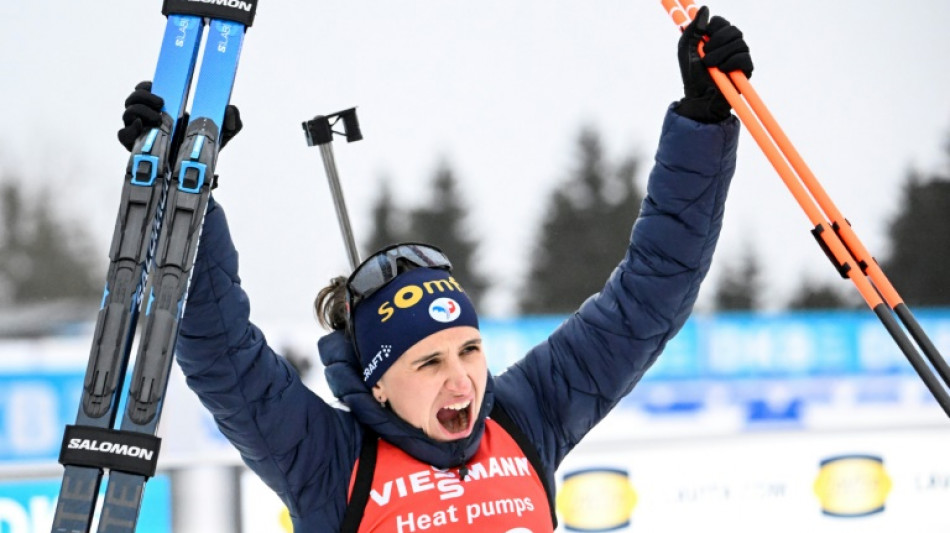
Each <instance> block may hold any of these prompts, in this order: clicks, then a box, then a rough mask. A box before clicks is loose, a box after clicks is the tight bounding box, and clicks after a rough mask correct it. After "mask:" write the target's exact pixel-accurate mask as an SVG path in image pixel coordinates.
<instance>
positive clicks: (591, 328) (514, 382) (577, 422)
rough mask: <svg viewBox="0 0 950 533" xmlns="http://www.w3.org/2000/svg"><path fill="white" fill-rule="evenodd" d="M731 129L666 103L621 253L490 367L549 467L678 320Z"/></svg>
mask: <svg viewBox="0 0 950 533" xmlns="http://www.w3.org/2000/svg"><path fill="white" fill-rule="evenodd" d="M738 132H739V123H738V120H736V119H735V118H734V117H733V118H730V119H727V120H726V121H724V122H722V123H719V124H700V123H698V122H694V121H692V120H689V119H686V118H683V117H681V116H679V115H677V114H675V113H674V112H672V111H668V112H667V116H666V119H665V121H664V124H663V129H662V133H661V137H660V143H659V148H658V150H657V153H656V159H655V165H654V167H653V170H652V171H651V174H650V177H649V182H648V184H647V195H646V197H645V199H644V201H643V204H642V207H641V210H640V216H639V218H638V219H637V221H636V222H635V224H634V226H633V231H632V235H631V240H630V243H629V246H628V248H627V252H626V255H625V257H624V259H623V260H622V262H621V263H620V265H619V266H618V267H617V268H616V269H615V270H614V272H613V273H612V274H611V276H610V278H609V280H608V281H607V283H606V285H605V286H604V288H603V290H602V291H601V292H600V293H598V294H595V295H593V296H592V297H590V298H589V299H588V300H587V301H586V302H584V303H583V305H582V306H581V307H580V309H579V310H578V311H577V312H576V313H575V314H574V315H573V316H571V317H570V318H569V319H567V320H566V321H565V322H564V323H563V324H562V325H561V326H560V327H559V328H558V329H557V330H556V331H555V332H554V333H553V334H552V335H551V336H550V337H549V338H548V339H547V341H545V342H543V343H542V344H540V345H538V346H536V347H535V348H533V349H532V351H530V352H529V353H528V354H527V355H526V356H525V358H524V359H522V360H521V361H519V362H518V363H516V364H515V365H513V366H512V367H511V368H509V369H508V370H506V371H505V372H504V373H502V374H501V375H500V376H498V378H497V381H496V385H497V386H496V391H495V394H496V397H497V398H498V401H499V402H500V403H501V404H502V405H504V406H505V407H506V409H507V410H508V411H509V413H510V414H511V416H512V418H513V419H515V421H516V422H517V423H518V424H519V426H520V427H522V428H523V429H524V430H525V432H526V433H527V434H528V436H529V437H530V438H531V440H532V441H533V442H535V443H537V444H538V448H539V449H538V451H539V453H540V455H541V457H542V461H543V462H544V463H545V464H546V465H549V468H548V473H549V475H553V472H554V470H555V469H556V468H557V466H558V465H559V464H560V462H561V460H562V459H563V458H564V456H565V455H566V454H567V453H568V452H569V451H570V450H571V449H573V447H574V446H575V445H576V444H577V443H578V442H579V441H580V440H581V438H582V437H583V436H584V435H586V434H587V432H588V431H589V430H590V429H591V428H592V427H593V426H594V425H595V424H596V423H597V422H599V421H600V420H602V419H603V418H604V417H605V416H606V415H607V413H608V412H609V411H610V410H611V409H612V408H613V407H614V406H615V405H616V404H617V403H618V402H619V401H620V399H621V398H623V396H625V395H626V394H627V393H629V392H630V391H631V390H632V389H633V387H634V385H636V383H637V382H638V381H639V380H640V378H641V377H643V374H644V372H646V371H647V369H649V368H650V366H651V365H652V364H653V363H654V361H656V358H657V357H658V356H659V355H660V352H661V351H662V350H663V347H664V346H665V345H666V343H667V341H669V340H670V338H672V337H673V336H674V335H675V334H676V332H677V331H679V329H680V328H681V327H682V326H683V324H684V323H685V322H686V319H687V317H688V316H689V314H690V312H691V310H692V307H693V304H694V303H695V301H696V297H697V294H698V292H699V287H700V283H701V282H702V280H703V277H704V276H705V275H706V272H707V271H708V270H709V266H710V263H711V261H712V256H713V250H714V248H715V245H716V241H717V239H718V236H719V231H720V228H721V225H722V218H723V209H724V202H725V199H726V193H727V190H728V187H729V183H730V181H731V178H732V175H733V173H734V171H735V161H736V146H737V138H738ZM590 231H597V228H590Z"/></svg>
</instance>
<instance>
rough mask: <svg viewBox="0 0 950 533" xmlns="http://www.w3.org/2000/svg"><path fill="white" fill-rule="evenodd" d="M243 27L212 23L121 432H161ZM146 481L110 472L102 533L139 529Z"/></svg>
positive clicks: (174, 177)
mask: <svg viewBox="0 0 950 533" xmlns="http://www.w3.org/2000/svg"><path fill="white" fill-rule="evenodd" d="M244 29H245V28H244V26H243V25H242V24H239V23H236V22H229V21H223V20H212V21H211V23H210V24H209V28H208V42H207V43H206V44H205V53H204V55H203V57H202V60H201V71H200V72H199V74H198V84H197V86H196V87H195V96H194V102H193V104H192V109H191V120H190V122H189V123H188V127H187V129H186V130H185V133H184V139H183V142H182V145H181V147H180V148H179V149H178V161H177V162H176V164H175V169H174V171H173V172H172V175H171V182H170V184H169V187H168V195H167V199H166V203H165V214H164V216H163V219H164V220H163V222H162V229H161V234H160V236H159V239H158V249H157V251H156V255H155V264H154V266H153V267H152V269H151V270H150V272H149V278H148V286H147V292H148V297H147V301H146V302H145V304H144V305H145V320H144V327H143V330H142V334H141V335H142V336H141V338H140V339H139V350H138V353H137V354H136V358H135V367H134V369H133V371H132V380H131V386H130V388H129V397H128V400H127V402H128V403H127V405H126V410H125V413H124V416H123V418H122V424H121V428H120V429H121V430H123V431H130V432H136V433H144V434H148V435H154V434H155V433H156V431H157V430H158V422H159V418H160V415H161V409H162V403H163V397H164V395H165V389H166V387H167V385H168V375H169V372H170V370H171V365H172V360H173V355H174V350H175V341H176V339H177V338H178V326H179V324H180V320H181V317H182V314H183V313H184V308H185V304H186V301H187V297H188V285H189V282H190V280H191V271H192V265H193V263H194V259H195V254H196V253H197V251H198V241H199V237H200V234H201V226H202V223H203V221H204V216H205V211H206V209H207V207H208V199H209V198H210V195H211V187H212V182H213V180H214V166H215V161H216V159H217V155H218V148H219V146H220V132H221V127H222V123H223V121H224V112H225V108H226V107H227V105H228V102H229V100H230V98H231V87H232V86H233V83H234V76H235V73H236V72H237V65H238V59H239V57H240V52H241V45H242V44H243V39H244ZM147 479H148V478H147V476H146V475H143V474H141V473H132V472H113V473H111V474H110V476H109V484H108V489H107V490H106V495H105V501H104V503H103V506H102V514H101V516H100V519H99V529H98V531H99V532H100V533H120V532H133V531H135V523H136V519H137V517H138V512H139V507H140V505H141V500H142V496H143V494H144V489H145V483H146V481H147Z"/></svg>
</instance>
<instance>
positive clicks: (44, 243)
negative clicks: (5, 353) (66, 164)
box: [0, 179, 101, 306]
mask: <svg viewBox="0 0 950 533" xmlns="http://www.w3.org/2000/svg"><path fill="white" fill-rule="evenodd" d="M50 197H51V195H50V193H49V192H48V191H41V192H40V194H39V195H38V198H43V199H49V198H50ZM0 210H2V212H0V220H2V222H3V226H2V228H0V305H4V306H15V305H16V306H18V305H27V304H37V303H54V302H57V301H67V300H86V301H90V302H95V298H96V296H97V295H98V294H99V293H100V292H101V284H100V276H99V275H98V273H97V272H96V269H95V268H94V267H93V262H92V253H91V249H92V245H91V241H90V239H89V237H88V235H87V234H86V233H85V232H84V231H83V229H82V227H80V226H78V225H76V224H72V223H69V222H68V221H66V220H64V219H62V218H61V217H60V215H59V214H58V213H57V212H56V211H55V210H54V209H53V207H52V205H51V203H50V202H48V201H41V200H39V199H37V200H30V199H29V198H27V197H26V195H25V194H24V191H23V188H22V187H21V185H20V184H19V182H18V181H17V180H11V179H4V183H3V184H2V185H0Z"/></svg>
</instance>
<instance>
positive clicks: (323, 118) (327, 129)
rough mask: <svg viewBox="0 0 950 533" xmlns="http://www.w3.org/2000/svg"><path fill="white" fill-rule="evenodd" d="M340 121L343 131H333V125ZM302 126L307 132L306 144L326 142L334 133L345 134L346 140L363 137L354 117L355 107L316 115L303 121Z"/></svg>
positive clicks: (312, 144)
mask: <svg viewBox="0 0 950 533" xmlns="http://www.w3.org/2000/svg"><path fill="white" fill-rule="evenodd" d="M341 121H342V122H343V131H342V132H339V131H334V130H333V126H334V125H336V124H337V123H338V122H341ZM302 126H303V130H304V132H306V134H307V146H319V145H322V144H328V143H330V142H332V141H333V134H334V133H336V134H338V135H343V136H345V137H346V142H355V141H359V140H362V139H363V132H362V131H360V122H359V120H358V119H357V118H356V108H355V107H351V108H349V109H344V110H343V111H338V112H336V113H331V114H329V115H317V116H315V117H313V118H312V119H310V120H308V121H306V122H304V123H303V124H302Z"/></svg>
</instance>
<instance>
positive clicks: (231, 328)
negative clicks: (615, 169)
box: [177, 111, 739, 532]
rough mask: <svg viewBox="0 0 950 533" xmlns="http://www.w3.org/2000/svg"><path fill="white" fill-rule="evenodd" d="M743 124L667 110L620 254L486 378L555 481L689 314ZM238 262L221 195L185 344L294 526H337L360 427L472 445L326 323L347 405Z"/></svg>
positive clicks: (437, 459)
mask: <svg viewBox="0 0 950 533" xmlns="http://www.w3.org/2000/svg"><path fill="white" fill-rule="evenodd" d="M738 133H739V123H738V121H737V120H736V119H735V118H729V119H727V120H725V121H723V122H722V123H719V124H700V123H698V122H694V121H692V120H689V119H686V118H683V117H680V116H679V115H677V114H676V113H674V112H672V111H668V112H667V115H666V118H665V120H664V124H663V130H662V134H661V137H660V145H659V149H658V150H657V154H656V161H655V165H654V168H653V170H652V172H651V174H650V178H649V182H648V185H647V196H646V198H645V199H644V201H643V205H642V207H641V212H640V217H639V218H638V219H637V221H636V223H635V224H634V227H633V231H632V235H631V240H630V244H629V247H628V249H627V253H626V256H625V257H624V259H623V260H622V261H621V263H620V264H619V265H618V266H617V268H616V269H615V270H614V272H613V273H612V275H611V276H610V279H609V280H608V281H607V283H606V285H605V286H604V288H603V290H602V291H601V292H599V293H597V294H595V295H593V296H591V297H590V298H589V299H588V300H587V301H586V302H584V303H583V304H582V305H581V306H580V308H579V309H578V311H577V312H576V313H574V315H572V316H571V317H570V318H568V319H567V320H566V321H565V322H564V323H563V324H562V325H561V326H560V327H559V328H558V329H557V330H556V331H554V332H553V333H552V334H551V336H550V337H549V338H548V339H547V340H546V341H545V342H543V343H541V344H540V345H538V346H536V347H535V348H533V349H532V350H531V351H530V352H529V353H528V354H527V355H526V356H525V357H524V358H523V359H522V360H521V361H519V362H518V363H516V364H515V365H513V366H512V367H511V368H509V369H508V370H506V371H505V372H504V373H502V374H501V375H499V376H497V377H495V378H494V379H489V386H488V389H489V390H488V391H487V392H486V399H485V403H484V404H483V406H482V413H487V412H488V411H489V410H490V409H491V406H492V403H493V402H498V403H499V404H501V405H502V406H504V408H505V410H506V411H507V412H508V413H509V414H510V415H511V418H512V419H513V420H514V421H515V422H516V423H517V424H518V426H519V427H520V428H521V429H522V430H523V432H524V433H525V434H527V436H528V437H529V439H530V441H531V442H534V443H535V444H536V445H537V447H538V450H537V451H538V452H539V454H540V456H541V461H542V463H543V465H544V466H545V470H546V472H545V474H546V475H547V476H548V478H549V481H550V483H551V485H552V486H553V480H554V472H555V470H556V469H557V467H558V465H559V464H560V463H561V461H562V460H563V458H564V456H565V455H566V454H567V453H568V452H570V451H571V450H572V449H573V448H574V446H576V445H577V443H578V442H579V441H580V440H581V439H582V438H583V437H584V435H586V434H587V432H588V431H590V429H591V428H592V427H593V426H594V425H595V424H597V423H598V422H599V421H600V420H602V419H603V418H604V417H605V416H606V415H607V413H608V412H609V411H610V410H611V409H612V408H613V407H614V406H615V405H616V404H617V402H619V401H620V399H621V398H623V396H624V395H626V394H627V393H629V392H630V391H631V389H633V387H634V385H636V383H637V382H638V381H639V380H640V378H641V377H642V376H643V374H644V372H646V371H647V369H648V368H649V367H650V366H651V365H652V364H653V362H654V361H655V360H656V358H657V357H658V356H659V354H660V352H661V351H662V350H663V347H664V346H665V345H666V343H667V341H669V340H670V339H671V338H672V337H673V335H675V334H676V332H677V331H679V329H680V328H681V327H682V325H683V324H684V323H685V321H686V319H687V317H688V316H689V314H690V311H691V310H692V306H693V304H694V302H695V301H696V296H697V294H698V292H699V287H700V283H701V281H702V279H703V277H704V276H705V275H706V272H707V271H708V269H709V266H710V263H711V261H712V256H713V250H714V248H715V245H716V241H717V238H718V236H719V231H720V228H721V225H722V218H723V209H724V203H725V199H726V193H727V191H728V188H729V183H730V181H731V179H732V175H733V173H734V171H735V161H736V145H737V139H738ZM237 263H238V259H237V252H236V251H235V249H234V245H233V243H232V241H231V237H230V233H229V230H228V227H227V222H226V220H225V217H224V211H223V209H222V208H221V207H220V206H219V205H217V204H214V203H213V204H212V206H211V207H210V208H209V211H208V215H207V217H206V219H205V226H204V233H203V235H202V240H201V246H200V248H199V251H198V258H197V260H196V262H195V267H194V274H193V277H192V286H191V292H190V295H189V300H188V306H187V307H186V311H185V317H184V319H183V321H182V325H181V330H180V334H179V338H178V347H177V348H178V349H177V359H178V363H179V365H180V366H181V368H182V370H183V371H184V373H185V375H186V377H187V382H188V385H189V387H190V388H191V389H192V390H194V391H195V392H196V393H197V394H198V396H199V398H200V399H201V401H202V403H203V404H204V406H205V407H206V408H207V409H208V410H209V411H210V412H211V413H212V414H213V415H214V418H215V420H216V421H217V423H218V426H219V428H220V429H221V431H222V432H223V433H224V435H225V436H226V437H227V438H228V439H230V441H231V442H232V443H233V445H234V446H235V447H236V448H237V449H238V450H239V451H240V453H241V456H242V457H243V459H244V461H245V463H247V465H248V466H249V467H250V468H251V469H252V470H254V471H255V472H256V473H257V474H258V475H259V476H260V477H261V479H263V480H264V481H265V482H266V483H267V484H268V485H269V486H270V487H271V488H272V489H273V490H274V491H276V492H277V494H278V495H279V496H280V497H281V498H282V500H283V501H284V503H285V504H286V505H287V507H288V508H289V510H290V513H291V517H292V519H293V522H294V528H295V530H296V531H307V532H323V531H326V532H335V531H338V530H339V524H340V522H341V520H342V517H343V513H344V510H345V507H346V498H347V494H346V493H347V488H348V483H349V476H350V474H351V472H352V468H353V465H354V463H355V462H356V459H357V457H358V456H359V451H360V450H359V447H360V442H361V437H362V434H363V431H364V429H363V428H364V427H367V426H368V427H372V428H373V429H374V430H375V431H376V432H377V433H379V434H380V435H381V436H383V438H386V439H387V440H390V441H391V442H394V443H397V444H398V445H400V446H401V447H403V448H404V449H405V450H406V451H407V452H408V453H410V455H413V456H415V457H416V458H418V459H421V460H423V461H426V462H428V463H429V464H432V465H435V466H438V467H442V468H444V467H448V466H453V465H458V464H461V463H462V462H463V461H465V460H466V459H468V457H467V456H466V455H467V454H470V453H472V452H473V451H474V448H475V446H473V442H469V441H463V442H456V443H433V442H431V441H428V439H425V437H424V436H423V435H422V434H421V432H420V431H419V430H417V429H415V428H412V427H411V426H409V425H408V424H406V423H404V422H402V421H401V420H399V419H398V418H395V417H394V416H393V415H391V413H390V411H387V410H383V409H381V408H380V407H379V406H378V405H377V404H376V402H375V400H373V399H372V397H371V396H370V395H369V392H368V391H367V390H366V389H365V388H364V387H362V381H361V379H360V377H359V376H360V373H359V368H358V367H357V366H356V365H354V364H352V361H353V358H352V355H351V353H350V348H349V346H348V344H347V342H346V341H345V339H344V338H343V336H342V335H341V334H339V333H336V334H331V335H328V336H327V337H325V338H324V339H322V340H321V342H320V350H321V357H322V358H323V360H324V362H325V363H326V364H327V378H328V381H329V383H330V385H331V388H332V389H333V391H334V394H336V395H337V397H339V398H341V399H342V400H343V401H344V402H345V403H346V404H347V406H348V407H349V409H350V410H348V411H347V410H342V409H337V408H334V407H333V406H331V405H329V404H328V403H327V402H325V401H324V400H323V399H321V398H320V397H319V396H318V395H317V394H315V393H314V392H313V391H311V390H309V389H308V388H307V387H306V386H305V385H304V384H303V383H302V382H301V380H300V378H299V377H298V376H297V375H296V373H295V372H294V371H293V369H292V368H291V367H290V365H289V364H288V363H287V362H286V361H285V360H284V359H283V358H282V357H280V356H279V355H277V354H276V353H275V352H274V351H273V350H272V349H271V348H270V347H269V346H268V344H267V342H266V340H265V338H264V336H263V334H262V333H261V331H260V330H259V329H258V328H257V327H256V326H254V325H253V324H252V323H250V321H249V319H248V316H249V306H248V300H247V295H246V294H245V293H244V291H243V290H242V289H241V286H240V278H239V277H238V264H237ZM488 356H489V357H490V356H491V354H488ZM481 425H483V421H480V427H479V428H478V429H479V430H478V431H477V432H476V433H477V435H480V434H481V433H480V431H481ZM474 444H476V445H477V442H475V443H474Z"/></svg>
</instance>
